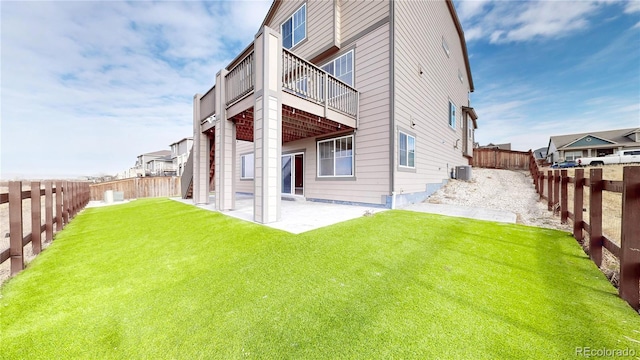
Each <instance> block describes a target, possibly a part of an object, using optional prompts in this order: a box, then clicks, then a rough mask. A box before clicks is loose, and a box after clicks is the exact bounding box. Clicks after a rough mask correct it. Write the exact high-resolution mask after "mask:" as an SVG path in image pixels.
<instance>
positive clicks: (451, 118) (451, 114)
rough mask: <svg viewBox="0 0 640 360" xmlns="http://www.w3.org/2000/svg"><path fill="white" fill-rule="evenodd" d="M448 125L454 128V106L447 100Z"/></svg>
mask: <svg viewBox="0 0 640 360" xmlns="http://www.w3.org/2000/svg"><path fill="white" fill-rule="evenodd" d="M449 126H451V128H452V129H455V128H456V106H455V105H454V104H453V103H452V102H451V101H449Z"/></svg>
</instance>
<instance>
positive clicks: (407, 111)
mask: <svg viewBox="0 0 640 360" xmlns="http://www.w3.org/2000/svg"><path fill="white" fill-rule="evenodd" d="M395 18H396V21H395V64H394V70H395V125H396V126H395V134H394V136H395V138H396V139H397V138H398V127H402V128H405V129H409V130H410V131H411V132H413V133H415V134H416V169H415V172H406V171H398V170H397V169H398V168H397V163H398V160H397V159H398V156H399V155H398V149H397V140H396V142H395V144H396V146H395V149H394V154H395V159H396V160H395V163H396V167H395V169H396V171H395V182H394V185H395V186H394V187H395V189H394V190H395V191H396V192H397V193H412V192H422V191H425V187H426V184H429V183H431V184H433V183H441V182H442V181H443V180H444V179H447V178H448V177H449V171H450V169H451V168H452V167H455V166H458V165H468V161H467V159H466V158H464V157H463V150H464V144H463V141H464V139H465V137H464V133H463V131H464V128H465V126H464V121H466V120H464V116H463V112H462V109H461V108H462V106H463V105H464V106H468V105H469V104H468V91H469V82H468V79H467V78H466V67H465V62H464V55H463V52H462V45H461V42H460V39H459V37H458V33H457V31H456V27H455V24H454V21H453V18H452V16H451V14H450V12H449V10H448V8H447V5H446V3H445V2H444V1H437V2H436V1H399V2H396V3H395ZM443 37H444V39H445V40H446V42H447V44H448V47H449V51H450V53H449V56H447V54H446V52H445V50H444V49H443V47H442V38H443ZM420 70H422V75H421V74H420ZM458 70H460V72H461V73H462V74H463V81H462V82H461V81H460V80H459V78H458ZM449 100H452V101H453V103H454V104H455V105H456V128H455V129H452V128H451V127H449V123H448V118H449ZM412 120H413V122H415V127H413V128H412V127H411V121H412ZM458 139H459V141H458V148H457V149H456V148H454V146H455V144H456V140H458Z"/></svg>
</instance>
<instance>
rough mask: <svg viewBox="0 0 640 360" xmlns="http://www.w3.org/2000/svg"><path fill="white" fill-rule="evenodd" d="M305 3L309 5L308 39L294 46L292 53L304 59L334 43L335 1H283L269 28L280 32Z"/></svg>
mask: <svg viewBox="0 0 640 360" xmlns="http://www.w3.org/2000/svg"><path fill="white" fill-rule="evenodd" d="M304 3H306V4H307V38H306V39H305V40H303V41H302V42H301V43H299V44H297V45H296V46H294V47H293V48H292V49H291V51H293V52H294V53H296V54H297V55H298V56H301V57H303V58H310V57H312V56H315V55H317V54H318V53H319V52H320V51H322V50H325V49H327V48H329V47H330V46H332V45H333V43H334V40H333V39H334V28H335V16H334V3H333V1H326V0H323V1H298V0H295V1H294V0H292V1H283V2H281V5H280V6H279V8H278V9H277V10H276V13H275V14H274V16H273V18H272V19H271V21H269V22H268V23H267V26H269V27H270V28H272V29H274V30H276V31H277V32H280V26H281V25H282V23H283V22H284V21H285V20H287V19H288V18H289V17H290V16H291V15H292V14H293V13H294V12H296V11H297V10H298V9H299V8H300V6H302V4H304Z"/></svg>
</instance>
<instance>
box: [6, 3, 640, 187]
mask: <svg viewBox="0 0 640 360" xmlns="http://www.w3.org/2000/svg"><path fill="white" fill-rule="evenodd" d="M455 4H456V7H457V9H458V15H459V17H460V19H461V22H462V25H463V28H464V30H465V34H466V38H467V47H468V50H469V56H470V61H471V67H472V72H473V78H474V83H475V87H476V91H475V93H473V94H472V96H471V101H472V106H474V107H475V108H476V111H477V113H478V115H479V117H480V118H479V129H478V130H477V132H476V139H477V141H479V142H480V143H481V144H486V143H489V142H493V143H502V142H511V143H512V146H513V148H514V149H518V150H528V149H530V148H534V149H535V148H538V147H543V146H546V145H547V142H548V140H549V136H550V135H557V134H565V133H572V132H583V131H597V130H605V129H614V128H626V127H637V126H640V1H631V2H628V1H627V2H622V1H541V2H537V1H536V2H534V1H529V2H518V1H498V2H495V1H456V2H455ZM269 6H270V1H266V2H258V1H235V2H197V1H188V2H164V1H157V2H146V1H132V2H118V1H78V2H66V1H65V2H53V1H42V2H38V1H29V2H23V1H20V2H18V1H15V2H14V1H2V2H0V20H1V23H0V30H1V33H0V37H1V46H0V51H1V52H0V61H1V64H0V86H1V88H0V90H1V93H0V115H1V119H0V121H1V123H0V131H1V136H0V139H1V144H0V149H1V163H0V177H2V178H3V179H11V178H44V177H47V178H50V177H75V176H81V175H97V174H102V173H104V174H115V173H116V172H118V171H122V170H125V169H126V168H129V167H131V166H133V164H134V163H135V159H136V156H137V155H139V154H142V153H145V152H151V151H156V150H162V149H168V145H169V144H170V143H172V142H174V141H177V140H180V139H181V138H183V137H186V136H190V135H191V133H192V127H191V122H192V99H193V95H194V94H195V93H196V92H200V93H203V92H205V91H206V90H207V89H208V88H209V87H211V85H212V84H213V82H214V77H215V73H216V72H217V71H218V70H219V69H221V68H222V67H224V66H225V65H226V64H227V63H228V62H229V61H230V60H231V59H232V58H233V57H234V56H235V55H237V53H238V52H239V51H240V50H241V49H243V48H244V47H245V46H246V45H247V44H248V43H249V42H250V41H251V40H252V39H253V36H254V34H255V33H256V32H257V30H258V26H259V25H260V23H261V22H262V20H263V18H264V16H265V14H266V12H267V10H268V8H269Z"/></svg>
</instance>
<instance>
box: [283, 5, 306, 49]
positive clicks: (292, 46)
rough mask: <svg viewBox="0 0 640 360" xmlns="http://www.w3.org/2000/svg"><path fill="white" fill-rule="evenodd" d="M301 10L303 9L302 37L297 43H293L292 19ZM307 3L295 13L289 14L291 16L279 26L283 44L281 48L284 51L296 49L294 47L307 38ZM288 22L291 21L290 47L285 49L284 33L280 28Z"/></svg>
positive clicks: (293, 28)
mask: <svg viewBox="0 0 640 360" xmlns="http://www.w3.org/2000/svg"><path fill="white" fill-rule="evenodd" d="M302 8H304V37H303V38H302V39H300V40H299V41H298V42H296V41H295V24H294V23H293V18H294V16H296V14H297V13H298V12H299V11H300V10H302ZM307 19H308V17H307V3H304V4H302V6H300V7H299V8H298V9H297V10H296V11H294V12H293V14H291V16H289V17H288V18H287V19H285V21H283V22H282V24H280V35H281V36H282V40H283V44H282V46H283V47H284V48H285V49H289V50H291V49H293V48H294V47H296V45H298V44H300V43H301V42H303V41H304V40H305V39H306V38H307V30H308V29H307ZM289 20H291V47H290V48H287V47H286V46H285V45H284V31H282V28H283V26H284V24H286V23H287V22H288V21H289Z"/></svg>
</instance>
